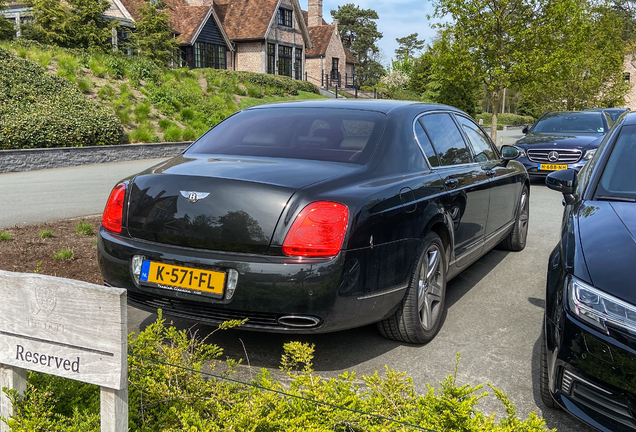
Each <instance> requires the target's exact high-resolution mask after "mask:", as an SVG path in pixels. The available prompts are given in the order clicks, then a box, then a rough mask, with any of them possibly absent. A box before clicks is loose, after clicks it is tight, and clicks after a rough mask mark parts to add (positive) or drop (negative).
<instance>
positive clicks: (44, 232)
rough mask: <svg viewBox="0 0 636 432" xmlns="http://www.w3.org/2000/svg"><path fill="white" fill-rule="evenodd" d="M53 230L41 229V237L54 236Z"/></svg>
mask: <svg viewBox="0 0 636 432" xmlns="http://www.w3.org/2000/svg"><path fill="white" fill-rule="evenodd" d="M53 237H54V236H53V231H51V230H40V238H42V239H46V238H53Z"/></svg>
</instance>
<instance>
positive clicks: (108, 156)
mask: <svg viewBox="0 0 636 432" xmlns="http://www.w3.org/2000/svg"><path fill="white" fill-rule="evenodd" d="M190 144H191V143H190V142H178V143H157V144H123V145H113V146H95V147H56V148H47V149H25V150H0V173H7V172H18V171H35V170H40V169H48V168H62V167H70V166H79V165H89V164H98V163H106V162H123V161H131V160H141V159H155V158H170V157H173V156H176V155H178V154H179V153H181V152H182V151H183V150H184V149H185V148H187V147H188V146H189V145H190Z"/></svg>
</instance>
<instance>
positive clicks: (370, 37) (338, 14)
mask: <svg viewBox="0 0 636 432" xmlns="http://www.w3.org/2000/svg"><path fill="white" fill-rule="evenodd" d="M331 16H332V17H333V18H335V19H337V20H338V29H339V31H340V37H341V39H342V43H343V44H344V46H346V47H347V48H348V49H349V50H350V51H351V53H352V54H353V55H354V57H356V58H357V59H358V61H359V62H360V63H359V65H358V66H357V68H356V69H357V72H358V82H359V83H360V84H362V85H372V84H375V83H376V82H377V81H378V80H379V79H380V77H381V76H382V75H383V74H384V68H383V67H382V65H381V64H380V62H379V61H378V60H379V55H380V50H379V48H378V47H377V45H376V43H377V41H378V40H380V39H381V38H382V33H380V32H379V31H378V26H377V24H376V22H375V20H377V19H379V17H378V13H377V12H376V11H374V10H373V9H360V8H359V7H358V6H356V5H354V4H353V3H347V4H346V5H344V6H338V10H332V11H331Z"/></svg>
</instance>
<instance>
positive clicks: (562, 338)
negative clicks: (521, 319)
mask: <svg viewBox="0 0 636 432" xmlns="http://www.w3.org/2000/svg"><path fill="white" fill-rule="evenodd" d="M562 316H563V317H564V323H563V326H562V328H561V330H559V329H557V326H555V325H554V323H553V322H552V321H550V320H547V322H546V348H547V353H548V370H549V389H550V393H551V394H552V397H553V398H554V400H555V401H556V402H557V403H558V404H559V405H560V406H561V407H562V408H563V409H564V410H566V411H568V412H569V413H571V414H573V415H574V416H575V417H577V418H579V419H580V420H582V421H584V422H585V423H587V424H589V425H591V426H593V427H595V428H597V429H599V430H601V431H608V432H609V431H614V432H621V431H636V411H635V409H636V380H634V375H635V374H636V351H635V350H634V346H633V345H632V346H631V347H630V346H629V345H626V344H623V343H621V342H619V341H617V340H616V339H615V338H613V337H610V336H607V335H604V334H601V333H599V332H597V331H596V330H594V329H592V328H589V327H588V326H586V325H584V324H582V323H580V322H579V321H578V320H576V319H575V318H573V317H571V316H570V315H569V314H568V313H563V315H562ZM625 342H627V338H625Z"/></svg>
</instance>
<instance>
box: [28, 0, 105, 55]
mask: <svg viewBox="0 0 636 432" xmlns="http://www.w3.org/2000/svg"><path fill="white" fill-rule="evenodd" d="M25 3H26V5H27V6H28V7H29V8H31V10H32V11H33V21H32V22H30V23H28V24H24V25H23V26H22V27H23V28H22V30H23V37H24V38H26V39H32V40H35V41H38V42H41V43H45V44H54V45H58V46H60V47H65V48H97V49H101V50H108V49H110V46H111V38H112V35H113V34H112V28H113V27H114V26H116V25H117V23H116V21H114V20H109V19H107V18H106V16H105V15H104V12H105V11H106V9H108V8H109V7H110V6H111V4H110V2H109V1H108V0H67V1H66V2H60V1H59V0H25Z"/></svg>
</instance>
